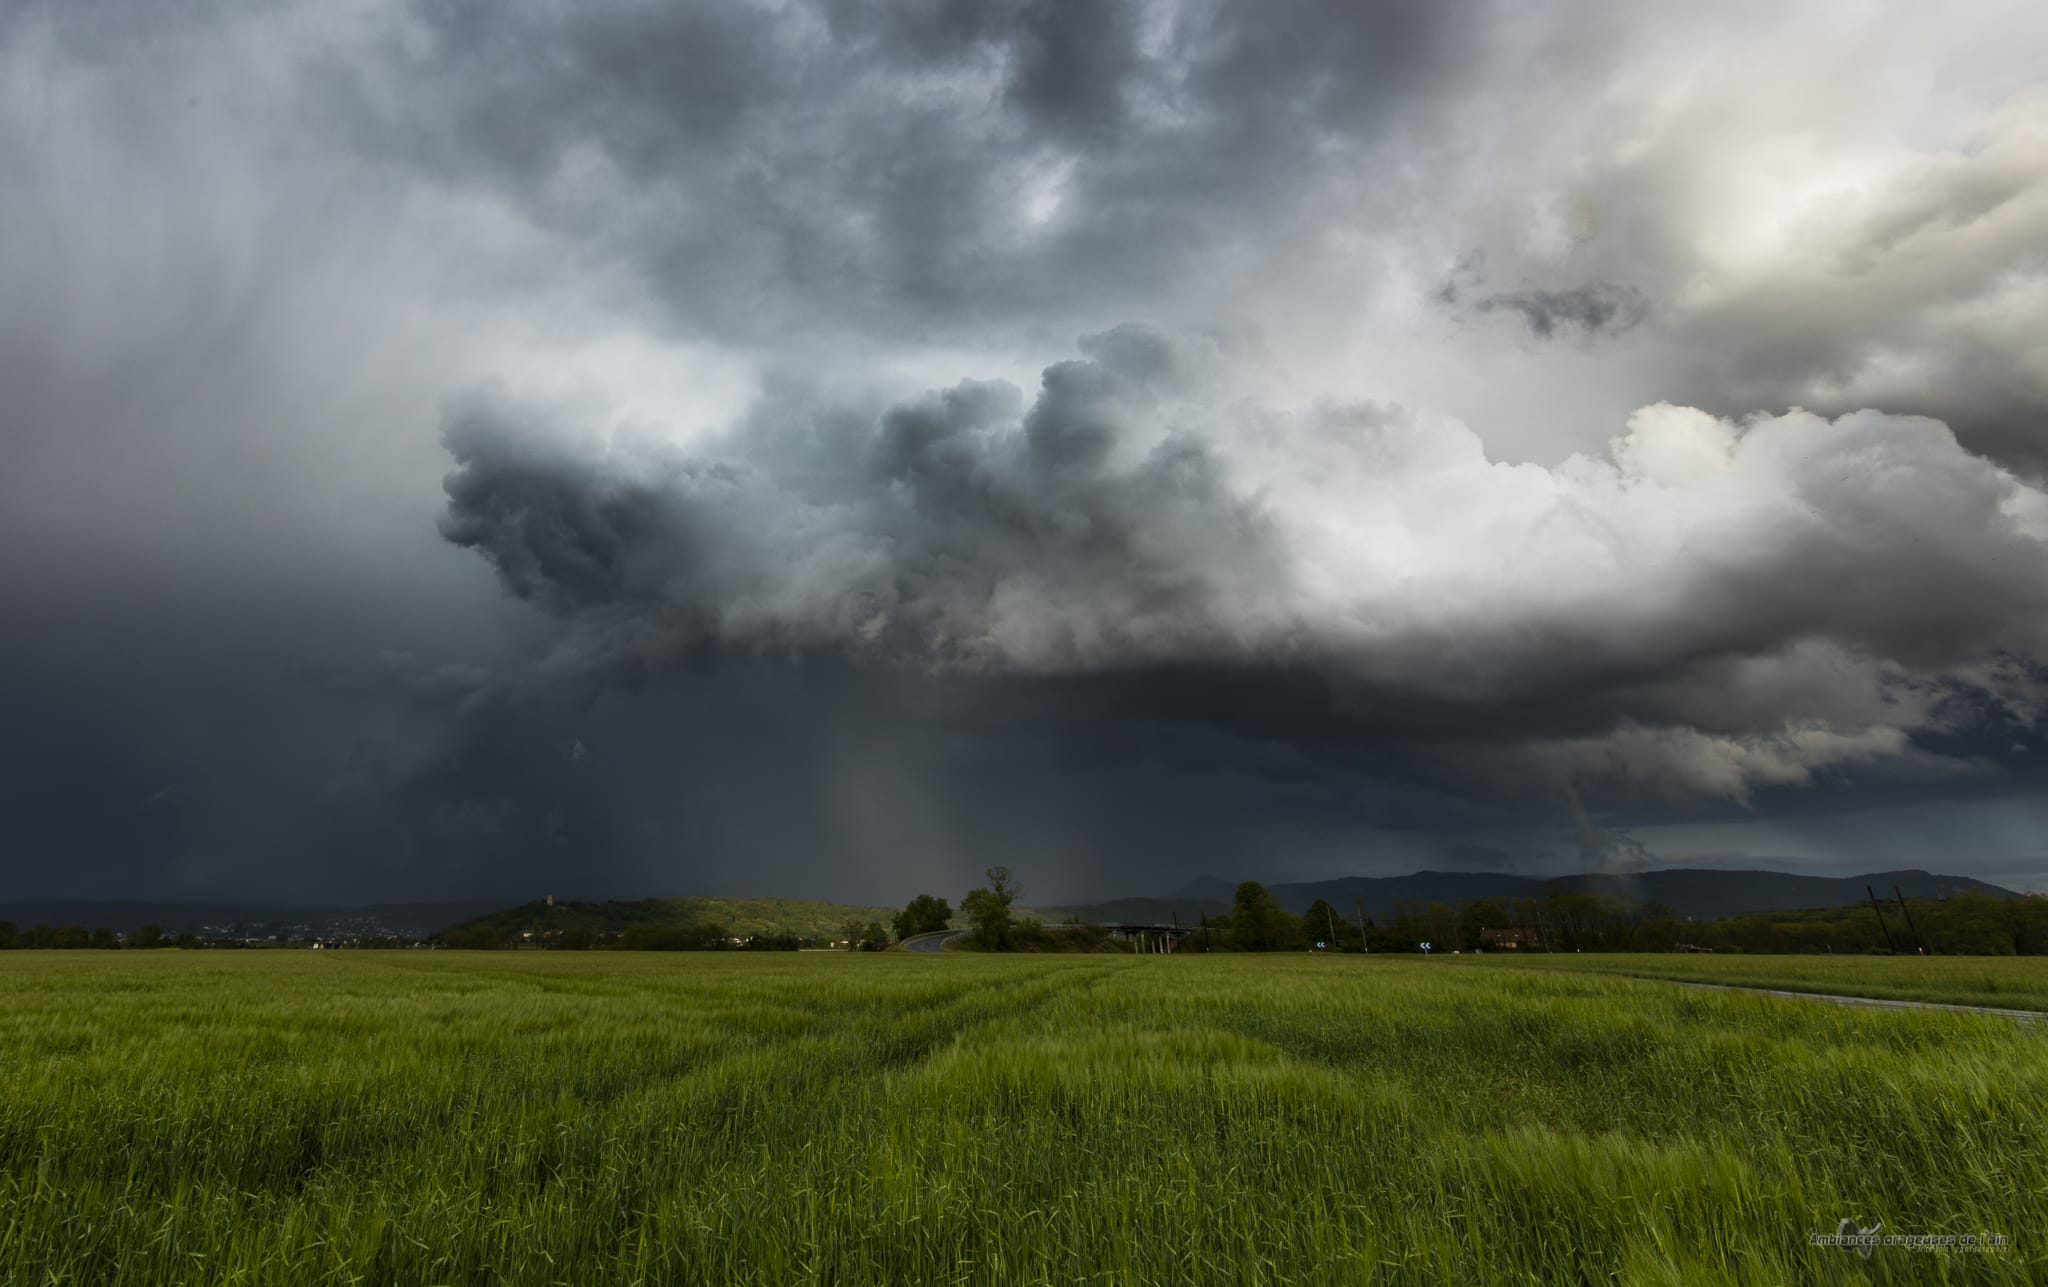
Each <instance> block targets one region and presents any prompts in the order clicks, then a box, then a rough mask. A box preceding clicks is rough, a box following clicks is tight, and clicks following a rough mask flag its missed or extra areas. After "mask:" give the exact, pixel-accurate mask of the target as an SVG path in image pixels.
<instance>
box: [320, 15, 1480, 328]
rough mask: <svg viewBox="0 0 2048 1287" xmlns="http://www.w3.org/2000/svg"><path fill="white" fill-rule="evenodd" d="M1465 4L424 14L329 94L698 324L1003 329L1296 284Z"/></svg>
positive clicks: (1470, 59) (356, 117) (402, 148)
mask: <svg viewBox="0 0 2048 1287" xmlns="http://www.w3.org/2000/svg"><path fill="white" fill-rule="evenodd" d="M1486 11H1487V6H1482V5H1420V4H1409V3H1403V2H1398V0H1389V2H1386V3H1374V4H1357V5H1350V4H1324V3H1314V2H1310V3H1281V4H1274V3H1258V4H1253V3H1244V4H1235V3H1227V4H1218V5H1188V6H1139V5H1090V4H1067V3H1021V4H1020V3H1009V4H990V5H955V4H950V3H943V4H930V5H913V6H898V5H886V4H878V5H867V4H823V5H808V4H797V5H791V6H786V7H777V8H768V7H756V6H750V5H720V6H712V7H709V8H694V7H683V8H671V7H667V6H654V5H639V4H620V5H601V6H531V7H522V8H521V9H519V10H517V11H516V12H511V13H508V12H506V11H505V10H503V9H502V8H501V7H499V6H493V5H483V4H472V3H447V4H435V5H431V6H422V7H420V8H419V9H418V10H417V12H416V15H415V16H416V19H417V21H416V22H415V23H412V24H408V25H407V27H406V28H405V29H404V30H403V31H402V32H393V33H392V34H391V36H390V38H389V39H388V41H387V42H386V43H385V45H384V47H383V48H382V49H381V50H380V56H379V58H377V59H376V60H375V61H372V62H369V63H367V64H356V65H353V66H348V67H342V66H330V67H328V68H326V69H325V71H326V75H325V76H324V78H323V84H324V85H325V87H326V90H325V92H326V93H327V94H328V95H329V97H330V98H331V100H332V101H333V102H334V103H335V104H336V111H337V113H338V116H339V119H341V120H343V121H344V122H346V123H347V125H348V128H350V129H351V130H352V131H353V132H354V137H355V138H356V139H357V141H358V146H360V147H362V148H364V149H366V150H370V151H374V152H375V153H378V154H381V155H393V156H399V157H405V158H408V159H409V160H410V161H411V162H412V163H415V164H418V165H420V166H423V167H426V168H428V169H430V170H431V171H433V172H434V173H436V174H438V175H450V176H456V177H457V178H459V179H465V180H469V181H474V182H478V183H482V184H485V185H488V186H489V187H491V188H493V189H495V190H499V191H503V192H505V193H508V194H510V196H511V197H512V199H513V200H515V201H516V202H517V203H518V204H519V206H520V208H521V209H522V210H524V211H525V212H526V213H528V214H529V215H530V216H531V217H533V218H535V219H537V220H538V221H539V222H541V223H542V224H544V225H545V226H548V227H550V228H553V229H556V230H558V231H560V232H562V233H564V234H566V235H569V236H572V237H575V238H578V239H579V240H580V241H581V242H582V244H583V247H584V251H585V253H590V254H595V255H599V256H609V257H615V258H616V259H618V260H619V261H620V262H621V263H622V264H623V265H624V266H625V267H626V268H627V269H628V271H630V272H633V273H635V274H642V275H645V279H646V280H648V281H651V282H652V283H653V284H654V286H655V289H656V291H657V293H658V296H659V298H660V299H661V300H662V302H663V303H664V304H665V305H666V306H667V307H668V308H669V309H670V311H671V314H672V317H673V320H674V321H675V322H677V323H679V324H680V325H681V326H683V327H684V328H686V329H688V330H690V331H693V332H694V331H705V330H708V331H709V332H710V333H712V334H715V335H719V336H722V337H726V338H733V337H742V336H743V337H746V338H748V339H760V338H763V337H765V336H768V335H772V334H776V333H777V332H778V331H781V332H782V333H783V334H785V335H786V332H787V328H788V327H790V326H791V325H792V324H794V325H797V326H799V327H800V328H802V329H806V330H810V329H815V328H817V327H819V326H821V325H823V326H832V327H863V326H865V327H872V326H876V325H880V326H884V327H887V328H888V329H889V332H890V333H891V334H892V335H896V336H902V337H911V336H917V337H930V336H931V335H933V334H934V333H935V332H937V331H938V330H939V329H940V328H944V327H950V326H957V325H960V324H962V323H963V322H964V323H965V324H966V325H968V326H969V327H970V328H971V329H973V330H974V331H977V332H989V331H993V332H996V333H1014V332H1015V331H1016V330H1017V329H1018V328H1020V327H1023V328H1027V329H1028V328H1031V327H1033V326H1034V325H1035V324H1036V323H1037V322H1038V321H1039V320H1040V319H1043V318H1046V317H1050V318H1054V319H1067V318H1082V319H1087V318H1091V317H1097V316H1100V315H1101V313H1102V312H1103V310H1104V308H1105V307H1106V306H1107V307H1109V308H1111V309H1113V310H1115V311H1118V312H1128V311H1129V310H1130V308H1131V306H1132V304H1133V303H1134V302H1136V301H1138V300H1141V299H1152V300H1158V301H1159V302H1161V303H1166V302H1167V301H1169V300H1171V299H1172V298H1174V297H1176V296H1180V295H1185V294H1190V293H1196V294H1199V293H1202V287H1201V281H1202V279H1203V278H1207V277H1211V276H1213V275H1214V274H1215V273H1216V272H1217V271H1218V270H1219V269H1223V270H1224V271H1225V273H1226V276H1227V277H1228V278H1229V280H1230V281H1232V282H1235V283H1239V284H1244V283H1246V282H1248V281H1249V280H1250V278H1251V277H1253V276H1255V275H1257V274H1260V273H1275V272H1279V273H1289V272H1297V271H1307V270H1310V269H1311V264H1310V262H1309V260H1310V259H1311V258H1312V257H1313V254H1314V245H1315V242H1316V240H1317V239H1318V238H1317V234H1316V231H1315V227H1314V224H1315V222H1316V221H1317V220H1318V218H1319V214H1318V212H1317V210H1316V209H1315V202H1316V199H1317V197H1318V196H1320V197H1322V198H1323V199H1325V200H1327V201H1329V202H1332V203H1338V202H1342V203H1344V204H1347V205H1351V206H1353V207H1354V208H1356V209H1359V210H1361V211H1362V210H1363V209H1364V208H1366V207H1365V205H1363V204H1362V203H1360V202H1359V200H1358V197H1357V192H1358V185H1359V183H1360V180H1361V177H1362V176H1360V175H1359V174H1357V173H1355V170H1356V168H1357V167H1359V166H1363V165H1366V164H1368V163H1369V160H1370V158H1371V157H1372V156H1373V155H1375V154H1376V153H1377V151H1378V150H1379V149H1381V148H1382V146H1383V145H1384V144H1385V142H1386V141H1387V140H1388V139H1389V138H1391V137H1392V136H1393V135H1394V134H1396V133H1398V132H1401V131H1412V130H1415V129H1417V128H1423V127H1424V123H1423V121H1422V120H1421V118H1417V117H1412V116H1406V115H1405V113H1408V112H1410V111H1411V110H1412V109H1413V108H1414V107H1415V106H1416V104H1417V103H1418V102H1419V101H1422V100H1426V99H1434V98H1437V97H1439V96H1442V95H1444V94H1447V93H1449V92H1451V89H1452V85H1453V83H1454V82H1456V81H1460V80H1463V79H1465V78H1468V77H1477V76H1479V75H1482V74H1483V71H1484V65H1485V62H1486V60H1487V58H1488V57H1489V52H1490V51H1489V50H1488V48H1487V46H1486V43H1485V40H1486V34H1487V31H1488V27H1487V25H1486V24H1485V23H1484V22H1483V21H1482V20H1481V19H1482V17H1483V15H1484V14H1485V13H1486ZM1340 158H1341V159H1342V161H1343V164H1342V165H1332V164H1331V162H1332V161H1334V160H1338V159H1340ZM1395 173H1396V171H1395V170H1393V169H1392V168H1389V169H1387V170H1385V171H1383V172H1381V173H1379V174H1376V175H1375V176H1374V177H1373V180H1372V186H1373V187H1374V188H1376V189H1379V190H1382V191H1384V190H1386V188H1387V185H1388V184H1389V182H1390V181H1391V180H1392V178H1393V176H1394V175H1395ZM1260 223H1274V224H1276V225H1280V226H1285V225H1293V226H1294V227H1295V228H1297V229H1298V231H1299V233H1300V236H1299V237H1298V238H1295V239H1293V240H1292V241H1280V240H1276V241H1275V242H1274V243H1272V244H1271V245H1270V246H1269V247H1268V248H1265V249H1256V248H1253V247H1250V246H1248V245H1247V243H1246V242H1245V239H1244V237H1243V232H1244V230H1245V229H1246V228H1247V227H1248V226H1255V225H1257V224H1260ZM1247 251H1251V252H1252V253H1251V258H1250V259H1249V260H1246V259H1244V256H1245V254H1246V252H1247ZM1226 260H1239V261H1240V262H1236V263H1232V264H1228V265H1226ZM1112 301H1113V302H1112ZM992 305H993V306H992Z"/></svg>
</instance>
